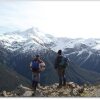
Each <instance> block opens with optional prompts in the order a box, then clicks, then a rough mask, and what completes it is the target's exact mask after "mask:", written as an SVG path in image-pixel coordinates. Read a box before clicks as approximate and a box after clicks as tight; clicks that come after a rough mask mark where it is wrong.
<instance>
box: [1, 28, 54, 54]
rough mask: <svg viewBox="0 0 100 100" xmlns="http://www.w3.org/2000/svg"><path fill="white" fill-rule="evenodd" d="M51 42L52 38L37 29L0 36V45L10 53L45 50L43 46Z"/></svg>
mask: <svg viewBox="0 0 100 100" xmlns="http://www.w3.org/2000/svg"><path fill="white" fill-rule="evenodd" d="M51 42H52V36H51V35H48V34H44V33H43V32H40V31H39V30H38V29H37V28H30V29H28V30H26V31H23V32H20V31H15V32H12V33H4V34H0V43H1V44H2V45H3V46H4V47H5V48H7V49H9V50H12V51H15V50H18V49H22V51H24V52H26V51H27V50H28V51H29V50H39V49H40V50H41V49H47V48H46V46H45V44H49V43H51Z"/></svg>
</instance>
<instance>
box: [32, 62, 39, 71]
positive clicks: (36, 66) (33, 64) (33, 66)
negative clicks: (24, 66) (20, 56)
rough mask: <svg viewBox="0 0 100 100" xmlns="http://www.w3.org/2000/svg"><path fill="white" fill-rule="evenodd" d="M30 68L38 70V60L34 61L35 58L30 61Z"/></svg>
mask: <svg viewBox="0 0 100 100" xmlns="http://www.w3.org/2000/svg"><path fill="white" fill-rule="evenodd" d="M32 70H33V71H38V70H39V63H38V61H35V60H33V61H32Z"/></svg>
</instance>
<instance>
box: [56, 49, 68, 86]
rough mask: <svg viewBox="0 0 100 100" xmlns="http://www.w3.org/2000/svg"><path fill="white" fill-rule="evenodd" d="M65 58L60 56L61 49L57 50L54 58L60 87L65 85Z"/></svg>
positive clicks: (66, 63)
mask: <svg viewBox="0 0 100 100" xmlns="http://www.w3.org/2000/svg"><path fill="white" fill-rule="evenodd" d="M67 60H68V59H67V58H65V57H63V56H62V50H58V53H57V57H56V59H55V69H56V71H57V74H58V77H59V86H58V87H62V85H63V86H65V85H66V76H65V70H66V66H68V62H67Z"/></svg>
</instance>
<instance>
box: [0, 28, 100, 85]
mask: <svg viewBox="0 0 100 100" xmlns="http://www.w3.org/2000/svg"><path fill="white" fill-rule="evenodd" d="M99 47H100V39H81V38H78V39H70V38H66V37H65V38H57V37H54V36H52V35H50V34H47V33H44V32H41V31H40V30H38V29H37V28H30V29H28V30H26V31H15V32H11V33H3V34H0V56H1V57H0V62H2V63H4V64H6V65H7V66H8V67H10V68H12V69H13V70H15V71H16V72H18V73H19V74H21V75H23V76H25V77H26V78H28V79H30V80H31V73H30V70H29V68H28V67H27V66H29V63H30V61H31V57H32V56H33V55H35V54H37V53H39V54H41V57H42V58H43V60H44V61H45V62H46V65H47V68H46V71H45V73H43V74H42V76H41V77H42V79H43V82H44V83H47V84H50V83H54V82H56V81H57V76H56V74H55V69H54V60H55V57H56V52H57V51H58V50H59V49H62V50H63V53H64V54H65V55H67V56H68V57H69V59H70V61H72V62H70V69H69V72H68V75H67V76H68V80H71V81H75V82H77V83H84V82H86V81H89V82H91V83H94V82H98V81H99V75H100V74H99V73H100V68H99V65H100V61H99V59H100V49H99ZM81 67H82V68H81ZM83 68H85V69H83ZM86 69H88V70H86ZM91 70H92V71H91ZM93 71H94V72H93ZM97 72H98V73H97ZM26 73H27V74H26ZM51 73H52V75H51ZM92 74H93V76H94V77H91V78H90V76H91V75H92ZM48 77H49V78H48ZM45 79H46V80H45Z"/></svg>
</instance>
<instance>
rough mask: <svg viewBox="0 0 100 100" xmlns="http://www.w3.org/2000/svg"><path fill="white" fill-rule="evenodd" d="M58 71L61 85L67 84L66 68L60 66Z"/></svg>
mask: <svg viewBox="0 0 100 100" xmlns="http://www.w3.org/2000/svg"><path fill="white" fill-rule="evenodd" d="M57 72H58V77H59V85H65V84H66V76H65V69H64V68H58V69H57Z"/></svg>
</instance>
